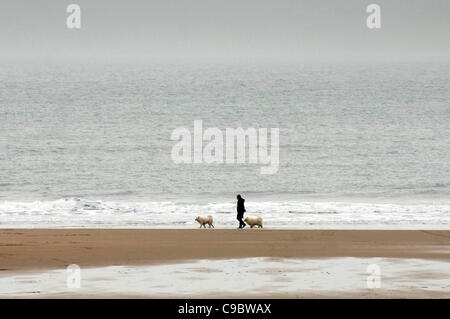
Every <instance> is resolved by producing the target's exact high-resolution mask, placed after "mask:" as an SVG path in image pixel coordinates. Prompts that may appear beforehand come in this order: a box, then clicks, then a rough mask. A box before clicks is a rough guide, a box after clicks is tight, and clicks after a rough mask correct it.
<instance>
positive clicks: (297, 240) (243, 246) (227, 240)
mask: <svg viewBox="0 0 450 319" xmlns="http://www.w3.org/2000/svg"><path fill="white" fill-rule="evenodd" d="M449 247H450V231H435V230H427V231H423V230H398V231H397V230H395V231H394V230H267V229H262V230H256V229H245V230H220V229H206V230H199V229H193V230H180V229H177V230H172V229H138V230H136V229H26V230H25V229H8V230H0V265H1V267H0V277H1V278H7V277H8V276H13V275H17V274H26V273H32V272H35V273H36V272H39V271H40V272H42V271H58V270H59V271H60V270H65V269H66V267H67V266H68V265H70V264H77V265H79V266H80V267H81V269H94V268H95V267H97V268H96V269H109V270H103V271H102V272H103V273H107V272H108V271H110V272H111V274H110V275H111V276H117V273H123V269H122V272H120V271H118V270H117V269H115V268H99V267H131V268H128V272H130V271H131V272H132V271H137V270H136V269H144V268H142V267H146V266H152V267H154V268H152V269H153V270H152V273H154V271H156V270H155V269H159V270H158V271H159V272H160V273H162V272H164V271H166V272H167V269H165V268H163V267H161V266H164V265H165V266H166V268H167V266H168V265H177V264H180V265H188V264H186V263H193V262H194V263H195V262H196V261H197V262H198V261H202V262H203V263H206V262H207V263H209V264H208V265H209V266H205V265H206V264H205V265H203V266H202V267H204V269H209V270H208V271H209V272H211V273H213V272H223V271H224V270H220V269H219V268H221V267H222V266H223V265H224V262H222V264H220V262H221V261H222V260H226V261H227V262H228V263H229V266H227V267H228V268H235V269H238V268H239V267H241V266H242V265H243V263H244V262H243V260H248V262H246V263H247V264H248V265H250V268H249V269H252V268H251V267H252V265H256V264H260V265H261V264H262V263H266V264H267V267H268V268H267V269H269V268H270V269H272V268H275V269H281V270H279V271H278V272H282V271H283V269H284V268H283V265H286V264H289V261H292V262H298V261H299V260H300V261H303V262H302V263H301V264H298V265H303V266H304V267H306V266H305V265H307V264H308V263H309V264H310V266H309V268H307V270H308V269H309V270H312V269H316V270H317V269H319V268H318V267H322V268H323V271H322V272H321V273H327V268H326V267H327V265H329V267H332V265H334V266H333V267H335V268H334V269H337V268H339V267H340V268H339V269H341V268H342V267H344V268H345V267H347V266H345V265H349V261H350V264H351V265H352V266H351V267H354V265H355V262H357V263H362V262H366V261H367V262H371V261H370V260H372V262H373V261H374V260H375V262H376V263H378V264H382V263H384V262H385V261H386V262H389V265H391V266H389V267H391V268H392V267H394V268H395V267H396V271H399V269H400V268H401V267H403V268H401V269H406V270H405V271H407V269H410V270H411V269H412V268H410V266H411V265H414V267H415V268H414V269H413V270H414V276H415V277H414V278H413V279H412V281H414V280H416V279H417V278H422V277H423V278H427V277H430V276H434V277H436V278H437V277H439V276H438V275H437V274H434V275H433V274H431V275H430V273H429V272H428V270H427V269H425V268H423V267H427V264H431V263H439V264H440V265H441V266H439V267H440V268H439V269H442V268H446V263H449V262H450V249H449ZM258 258H260V259H258ZM261 258H262V259H261ZM264 258H265V259H264ZM416 260H417V261H418V262H412V263H411V262H410V261H416ZM427 261H428V262H427ZM408 262H409V264H408ZM214 263H215V264H214ZM270 263H271V264H270ZM318 263H320V266H318V265H319V264H318ZM247 264H246V265H247ZM269 264H270V265H269ZM396 264H397V265H398V267H397V266H395V265H396ZM419 264H420V265H422V266H421V267H422V268H420V267H419V268H418V265H419ZM280 265H281V266H280ZM298 265H297V266H295V267H297V270H298V269H299V268H298V267H299V266H298ZM442 265H443V266H442ZM132 267H138V268H132ZM139 267H141V268H139ZM155 267H160V268H155ZM183 267H185V268H186V266H183ZM190 267H191V268H186V269H194V268H192V266H190ZM214 267H215V268H214ZM246 267H247V266H246ZM336 267H337V268H336ZM351 267H350V268H351ZM408 267H409V268H408ZM213 268H214V269H216V270H211V269H213ZM225 268H226V267H225ZM350 268H349V267H347V268H346V269H350ZM198 269H203V268H201V267H198ZM421 269H423V270H421ZM143 271H144V270H142V271H141V273H142V272H143ZM148 271H150V270H148ZM183 271H186V270H183ZM251 271H252V272H253V273H254V272H255V271H254V270H251ZM285 271H286V274H289V273H292V272H293V270H292V269H287V268H286V269H285ZM114 272H116V275H114V274H113V273H114ZM138 272H139V271H138ZM144 272H145V271H144ZM195 272H196V271H194V272H193V273H195ZM200 272H201V271H200ZM418 272H419V273H418ZM176 273H180V269H178V270H176V269H173V274H176ZM187 273H192V271H190V272H189V271H188V272H187ZM340 273H341V274H342V272H340ZM286 274H285V275H286ZM338 274H339V272H338ZM165 275H167V276H168V278H170V276H173V275H171V274H169V273H166V274H165ZM439 275H442V276H444V277H443V280H444V281H447V282H448V278H449V277H447V278H445V277H446V276H447V273H445V272H444V273H443V274H442V273H441V274H439ZM247 277H248V276H247ZM192 279H195V276H194V277H193V278H192ZM199 279H201V278H199ZM272 279H274V278H272ZM275 279H276V278H275ZM358 280H359V279H358ZM408 280H410V281H411V278H409V279H408ZM191 281H192V280H191ZM285 281H288V279H286V278H285ZM359 281H361V280H359ZM357 282H358V281H355V283H357ZM300 284H302V285H308V284H307V283H305V282H302V283H300ZM443 287H444V288H443V290H442V289H441V291H434V290H431V291H420V290H419V291H414V290H413V291H411V290H409V291H408V290H407V289H405V290H404V291H403V292H402V291H399V290H398V289H397V290H395V289H394V290H390V291H385V292H378V293H373V292H367V291H366V292H365V293H364V294H357V293H355V292H352V291H347V292H342V293H341V294H340V296H350V297H351V296H356V297H363V296H366V297H421V296H426V297H436V298H441V297H447V298H448V297H450V288H448V289H447V288H445V287H446V286H443ZM101 295H102V296H110V295H109V294H108V293H105V292H103V293H102V294H101ZM125 295H129V294H125ZM65 296H67V295H65ZM69 296H70V294H69ZM84 296H86V294H84ZM97 296H98V295H97ZM148 296H149V297H158V295H151V294H149V295H148ZM160 296H161V295H160ZM170 296H171V295H169V297H170ZM190 296H192V297H201V291H198V293H196V291H192V292H191V294H190ZM210 296H211V295H210ZM213 296H216V297H227V292H226V291H224V292H217V293H216V294H215V295H213ZM249 296H266V297H267V296H272V297H294V298H297V297H300V298H301V297H336V293H335V292H332V291H331V292H324V291H320V292H316V293H315V292H314V290H311V291H309V292H308V293H303V294H300V295H299V294H295V293H289V292H287V291H283V290H280V291H277V290H276V289H275V290H273V291H264V292H260V293H255V292H249V293H247V294H243V295H242V297H249ZM165 297H168V295H167V294H166V295H165ZM173 297H176V295H173ZM228 297H229V296H228ZM234 297H240V296H239V295H238V296H236V295H234Z"/></svg>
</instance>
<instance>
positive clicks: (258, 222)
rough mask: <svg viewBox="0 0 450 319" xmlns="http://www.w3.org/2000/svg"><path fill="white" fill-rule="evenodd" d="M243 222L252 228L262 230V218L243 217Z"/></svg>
mask: <svg viewBox="0 0 450 319" xmlns="http://www.w3.org/2000/svg"><path fill="white" fill-rule="evenodd" d="M244 221H245V222H246V223H247V224H248V225H249V226H250V228H253V226H258V228H262V227H263V225H262V222H263V220H262V218H261V217H245V219H244Z"/></svg>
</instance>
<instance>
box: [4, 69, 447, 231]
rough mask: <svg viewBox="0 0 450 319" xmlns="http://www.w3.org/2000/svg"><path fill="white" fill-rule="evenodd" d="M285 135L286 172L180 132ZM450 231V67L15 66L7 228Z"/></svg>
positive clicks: (8, 104)
mask: <svg viewBox="0 0 450 319" xmlns="http://www.w3.org/2000/svg"><path fill="white" fill-rule="evenodd" d="M195 120H202V121H203V127H204V128H205V129H206V128H208V127H216V128H219V129H221V130H225V129H226V128H237V127H243V128H250V127H254V128H279V131H280V150H279V156H280V165H279V170H278V172H277V173H276V174H273V175H262V174H260V167H261V165H255V164H205V163H200V164H175V163H174V162H173V161H172V159H171V150H172V147H173V145H174V144H175V141H172V140H171V139H170V137H171V133H172V132H173V130H174V129H176V128H179V127H185V128H188V129H190V130H191V131H192V130H193V124H194V121H195ZM237 193H241V194H242V195H243V197H244V198H246V205H247V211H248V212H247V214H248V215H254V216H262V217H263V219H264V223H265V226H266V227H272V228H322V227H326V228H361V227H362V228H389V227H392V228H447V229H450V63H446V62H417V61H416V62H414V63H412V62H408V63H407V62H404V63H402V62H395V63H394V62H390V63H381V62H376V63H375V62H374V63H367V64H364V63H347V64H345V63H336V64H333V63H312V64H308V63H304V64H301V63H297V64H287V63H286V64H283V63H278V64H274V63H268V64H262V63H260V64H258V63H255V64H251V63H240V64H239V63H234V64H233V63H228V64H227V63H215V64H213V63H205V64H201V63H122V62H121V63H106V62H101V63H99V62H96V63H94V62H89V63H88V62H86V63H80V62H77V63H36V62H21V63H19V62H5V61H1V62H0V227H187V228H191V227H198V226H197V225H196V223H195V222H194V218H195V216H197V215H205V214H211V215H213V216H214V219H215V223H216V227H235V224H236V223H235V222H236V221H235V195H236V194H237Z"/></svg>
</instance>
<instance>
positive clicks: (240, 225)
mask: <svg viewBox="0 0 450 319" xmlns="http://www.w3.org/2000/svg"><path fill="white" fill-rule="evenodd" d="M236 219H237V220H238V221H239V227H238V228H242V222H241V220H242V218H241V217H240V216H238V217H236Z"/></svg>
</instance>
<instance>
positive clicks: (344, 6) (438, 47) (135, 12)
mask: <svg viewBox="0 0 450 319" xmlns="http://www.w3.org/2000/svg"><path fill="white" fill-rule="evenodd" d="M71 3H76V4H79V5H80V6H81V8H82V28H81V30H70V29H68V28H67V27H66V18H67V16H68V14H67V13H66V7H67V6H68V5H69V4H71ZM370 3H377V4H379V5H380V6H381V19H382V28H381V29H378V30H370V29H368V28H367V27H366V18H367V15H368V14H367V13H366V6H367V5H368V4H370ZM0 45H1V46H0V58H1V57H19V58H21V57H47V58H64V57H100V58H103V57H118V58H124V59H128V58H130V57H132V58H136V57H141V58H147V57H159V56H170V57H211V58H215V57H225V58H228V57H263V58H264V57H270V58H274V59H286V58H293V59H296V58H303V57H317V56H319V57H339V56H344V57H365V56H388V55H390V56H400V57H402V56H410V55H413V56H415V55H419V56H422V55H425V56H448V55H449V52H450V1H449V0H420V1H419V0H389V1H386V0H383V1H381V0H371V1H367V0H316V1H314V0H308V1H304V0H95V1H93V0H70V1H62V0H39V1H26V0H2V3H1V8H0Z"/></svg>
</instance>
